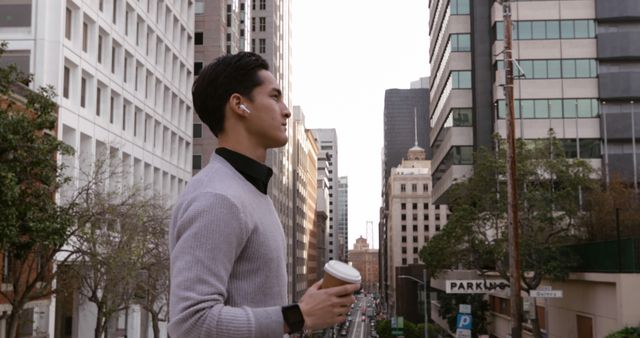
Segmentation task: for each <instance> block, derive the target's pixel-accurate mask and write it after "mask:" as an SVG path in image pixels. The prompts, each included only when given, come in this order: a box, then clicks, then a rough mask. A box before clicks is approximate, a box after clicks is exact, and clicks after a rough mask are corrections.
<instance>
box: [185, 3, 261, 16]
mask: <svg viewBox="0 0 640 338" xmlns="http://www.w3.org/2000/svg"><path fill="white" fill-rule="evenodd" d="M204 2H205V0H196V4H195V14H204ZM256 2H258V3H259V6H258V8H259V9H260V10H261V11H264V10H266V9H267V1H266V0H258V1H255V0H254V1H251V10H253V11H255V10H256ZM244 6H245V4H244V2H243V3H241V4H240V11H243V12H244V10H245V7H244Z"/></svg>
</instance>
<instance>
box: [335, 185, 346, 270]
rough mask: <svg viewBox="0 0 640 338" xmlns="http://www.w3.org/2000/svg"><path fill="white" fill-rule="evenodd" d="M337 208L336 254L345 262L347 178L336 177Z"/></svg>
mask: <svg viewBox="0 0 640 338" xmlns="http://www.w3.org/2000/svg"><path fill="white" fill-rule="evenodd" d="M337 208H338V214H337V222H336V231H337V234H338V245H339V249H338V253H339V255H340V256H341V257H344V261H345V262H346V261H347V260H348V259H349V257H348V253H349V178H348V177H347V176H340V177H338V205H337Z"/></svg>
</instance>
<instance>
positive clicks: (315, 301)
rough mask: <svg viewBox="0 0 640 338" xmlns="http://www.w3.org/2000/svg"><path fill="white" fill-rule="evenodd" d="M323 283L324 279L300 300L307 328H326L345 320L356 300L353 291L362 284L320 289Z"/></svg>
mask: <svg viewBox="0 0 640 338" xmlns="http://www.w3.org/2000/svg"><path fill="white" fill-rule="evenodd" d="M321 285H322V280H320V281H318V282H317V283H315V284H313V285H312V286H311V287H310V288H309V289H307V291H306V292H305V293H304V295H303V296H302V298H300V301H299V302H298V305H299V306H300V311H302V315H303V316H304V328H305V329H306V330H318V329H324V328H327V327H330V326H333V325H336V324H338V323H342V322H344V321H345V320H346V319H347V312H349V309H350V308H351V304H353V303H354V302H355V301H356V298H355V297H354V296H353V293H354V292H356V291H357V290H358V289H360V284H346V285H341V286H336V287H333V288H328V289H320V286H321Z"/></svg>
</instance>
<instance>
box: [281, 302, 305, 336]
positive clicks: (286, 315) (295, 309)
mask: <svg viewBox="0 0 640 338" xmlns="http://www.w3.org/2000/svg"><path fill="white" fill-rule="evenodd" d="M282 318H283V319H284V325H285V332H286V331H288V333H297V332H302V331H303V329H304V316H303V315H302V311H301V310H300V306H299V305H298V304H295V303H294V304H290V305H286V306H283V307H282ZM287 329H288V330H287Z"/></svg>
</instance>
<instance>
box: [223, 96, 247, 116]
mask: <svg viewBox="0 0 640 338" xmlns="http://www.w3.org/2000/svg"><path fill="white" fill-rule="evenodd" d="M242 102H243V97H242V95H240V94H238V93H235V94H231V96H230V97H229V102H228V105H229V107H230V108H231V111H232V112H233V113H235V114H238V115H242V116H246V115H247V113H248V112H247V110H246V108H245V109H243V108H242V106H243V104H242Z"/></svg>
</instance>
